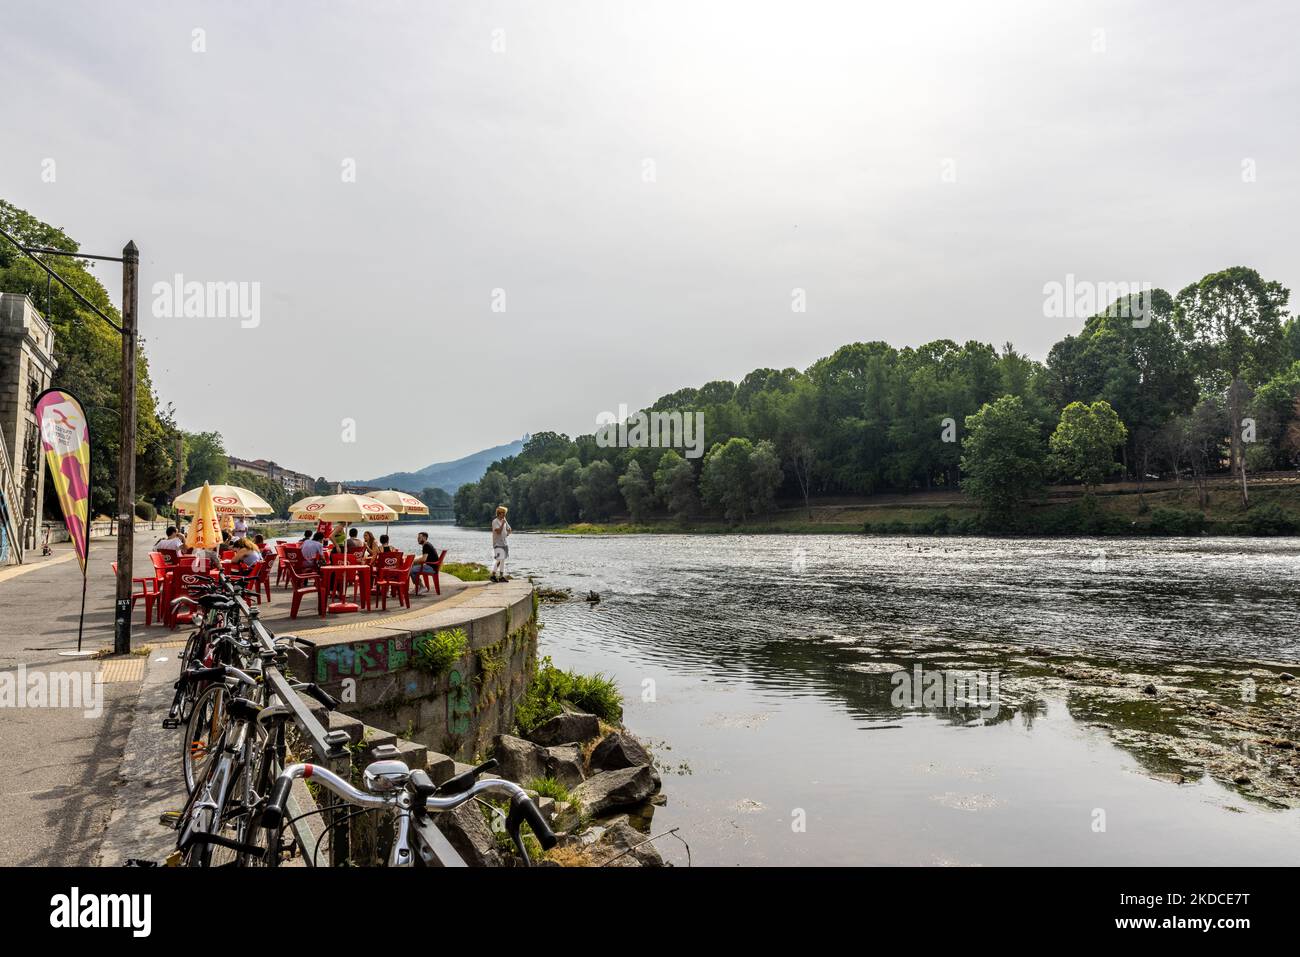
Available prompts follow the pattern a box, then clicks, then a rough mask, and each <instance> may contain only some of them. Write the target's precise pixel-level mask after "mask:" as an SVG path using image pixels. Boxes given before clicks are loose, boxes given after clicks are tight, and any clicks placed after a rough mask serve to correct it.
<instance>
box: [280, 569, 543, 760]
mask: <svg viewBox="0 0 1300 957" xmlns="http://www.w3.org/2000/svg"><path fill="white" fill-rule="evenodd" d="M457 629H459V630H461V631H463V633H464V634H465V636H466V638H467V641H466V643H465V650H464V652H463V654H461V655H460V657H459V658H458V659H457V660H455V661H453V662H452V663H451V664H450V666H448V667H447V668H446V669H445V670H443V671H441V672H439V673H434V672H432V671H431V670H429V668H428V667H427V666H426V664H425V661H424V659H423V657H422V656H421V654H420V644H421V642H422V641H423V640H425V639H427V638H431V637H432V636H434V635H435V634H437V633H440V632H449V631H455V630H457ZM326 631H327V632H328V633H327V634H323V635H320V636H319V637H318V636H316V635H314V634H312V632H310V631H304V632H302V634H303V637H305V638H311V639H312V640H313V641H316V642H317V647H316V648H315V649H314V650H313V653H312V659H311V664H310V668H309V670H310V680H313V681H315V682H317V683H318V684H320V685H321V687H323V688H325V689H326V690H327V691H329V692H330V694H332V695H334V696H335V697H337V698H339V699H341V700H342V701H343V706H342V708H341V709H340V710H341V711H342V712H344V713H345V714H348V715H351V716H352V717H354V718H357V719H359V720H360V721H362V722H364V723H365V724H367V725H370V726H373V727H376V728H383V729H386V730H387V731H390V732H392V733H393V734H395V735H398V736H400V737H401V738H404V739H409V740H410V741H413V742H418V743H419V744H422V745H424V746H425V747H426V748H428V749H429V750H430V751H435V752H438V753H441V754H445V755H448V756H450V757H452V758H455V759H457V760H463V761H469V760H472V759H473V758H474V757H475V756H478V755H482V754H484V753H486V751H487V750H488V746H489V744H490V742H491V740H492V737H493V736H494V735H497V734H502V733H506V732H509V731H510V729H511V725H512V724H513V720H514V711H515V706H516V705H517V704H518V702H519V701H520V700H521V699H522V697H523V695H524V693H525V692H526V691H527V689H528V684H529V682H530V681H531V680H532V677H533V674H534V673H535V671H536V667H537V617H536V605H535V600H534V596H533V589H532V586H531V585H530V584H529V583H528V582H508V583H505V584H496V585H492V584H486V583H471V584H468V585H467V586H466V587H465V589H464V591H462V592H460V593H459V594H457V595H454V596H452V597H451V598H448V599H447V600H445V601H443V602H440V603H439V604H437V605H434V606H432V607H431V608H430V609H428V610H427V611H424V612H421V613H417V614H415V615H410V616H395V617H394V618H393V619H389V620H388V621H387V622H384V623H379V624H374V625H369V624H365V625H357V626H344V627H341V628H339V629H337V630H335V629H326ZM295 670H296V669H295ZM305 670H307V669H305Z"/></svg>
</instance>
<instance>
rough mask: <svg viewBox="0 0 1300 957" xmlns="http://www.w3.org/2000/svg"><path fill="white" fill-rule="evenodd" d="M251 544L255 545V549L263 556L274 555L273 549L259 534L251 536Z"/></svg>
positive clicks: (271, 556)
mask: <svg viewBox="0 0 1300 957" xmlns="http://www.w3.org/2000/svg"><path fill="white" fill-rule="evenodd" d="M253 544H254V545H256V546H257V550H258V551H260V552H261V553H262V557H263V558H267V559H270V558H274V557H275V549H274V548H272V547H271V546H270V545H269V544H268V543H267V541H266V539H265V538H263V537H262V536H261V535H254V536H253Z"/></svg>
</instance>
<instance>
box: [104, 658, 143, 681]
mask: <svg viewBox="0 0 1300 957" xmlns="http://www.w3.org/2000/svg"><path fill="white" fill-rule="evenodd" d="M101 660H102V662H103V663H102V664H101V665H100V669H99V674H100V678H101V679H102V680H104V681H106V682H107V681H143V680H144V656H143V655H128V656H127V657H125V658H103V659H101Z"/></svg>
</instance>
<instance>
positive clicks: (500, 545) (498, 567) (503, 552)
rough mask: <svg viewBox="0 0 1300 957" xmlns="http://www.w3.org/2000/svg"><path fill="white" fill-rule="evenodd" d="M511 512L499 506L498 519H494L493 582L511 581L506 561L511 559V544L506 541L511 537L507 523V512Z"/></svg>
mask: <svg viewBox="0 0 1300 957" xmlns="http://www.w3.org/2000/svg"><path fill="white" fill-rule="evenodd" d="M507 511H509V509H507V508H506V507H505V506H504V505H498V506H497V517H496V518H494V519H492V558H493V561H492V581H494V582H504V581H509V580H510V576H509V575H507V574H506V559H507V558H509V557H510V544H509V543H508V542H507V541H506V540H507V539H508V538H509V537H510V532H511V528H510V523H509V522H507V521H506V512H507Z"/></svg>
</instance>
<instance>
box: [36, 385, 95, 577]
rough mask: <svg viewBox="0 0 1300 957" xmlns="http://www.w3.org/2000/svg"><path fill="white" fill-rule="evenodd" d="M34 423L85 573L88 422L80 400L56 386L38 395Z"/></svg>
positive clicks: (88, 483) (88, 456) (88, 497)
mask: <svg viewBox="0 0 1300 957" xmlns="http://www.w3.org/2000/svg"><path fill="white" fill-rule="evenodd" d="M36 424H37V426H38V427H39V428H40V430H41V444H42V445H43V446H44V448H45V461H46V462H48V463H49V466H50V477H51V478H52V479H53V481H54V491H55V493H56V494H57V495H58V497H59V505H60V507H62V509H63V520H64V521H65V522H66V523H67V526H68V534H69V535H70V536H71V538H72V547H73V548H75V549H76V551H77V559H78V560H79V561H80V562H81V574H82V575H83V576H84V575H85V574H86V554H87V552H88V550H89V548H90V540H89V534H88V531H89V528H90V424H89V423H88V422H87V421H86V413H85V412H84V411H83V410H82V408H81V403H80V402H78V401H77V400H76V398H74V397H73V396H72V395H71V394H70V393H67V392H63V391H61V390H59V389H47V390H46V391H44V392H42V393H41V394H40V396H38V397H37V399H36Z"/></svg>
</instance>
